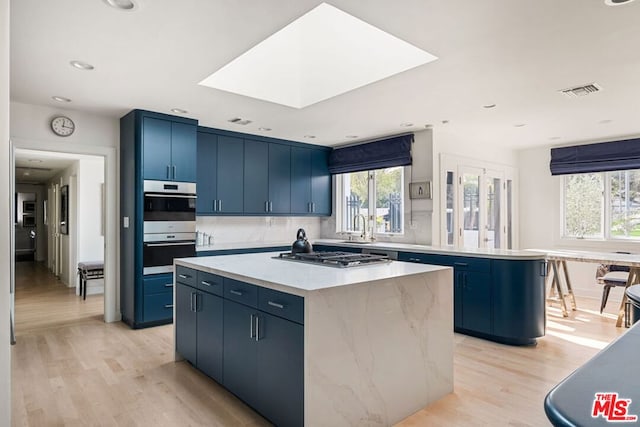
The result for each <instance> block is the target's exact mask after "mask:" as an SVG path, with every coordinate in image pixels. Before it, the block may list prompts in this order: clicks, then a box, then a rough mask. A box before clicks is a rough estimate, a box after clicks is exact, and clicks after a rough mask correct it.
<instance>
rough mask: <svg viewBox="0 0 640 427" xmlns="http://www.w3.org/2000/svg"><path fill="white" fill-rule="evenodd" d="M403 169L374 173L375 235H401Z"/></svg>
mask: <svg viewBox="0 0 640 427" xmlns="http://www.w3.org/2000/svg"><path fill="white" fill-rule="evenodd" d="M403 175H404V174H403V168H402V167H396V168H387V169H379V170H376V171H375V183H376V189H375V195H376V205H375V215H376V216H375V225H372V226H371V228H372V229H373V230H374V231H375V232H376V233H402V212H403V209H402V200H403V197H402V189H403V188H404V185H403Z"/></svg>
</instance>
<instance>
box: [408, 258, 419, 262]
mask: <svg viewBox="0 0 640 427" xmlns="http://www.w3.org/2000/svg"><path fill="white" fill-rule="evenodd" d="M409 262H420V258H409Z"/></svg>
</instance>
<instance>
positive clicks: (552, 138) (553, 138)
mask: <svg viewBox="0 0 640 427" xmlns="http://www.w3.org/2000/svg"><path fill="white" fill-rule="evenodd" d="M549 139H550V140H552V141H554V140H556V139H560V137H559V136H552V137H550V138H549Z"/></svg>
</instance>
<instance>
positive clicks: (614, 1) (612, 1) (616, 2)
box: [604, 0, 633, 6]
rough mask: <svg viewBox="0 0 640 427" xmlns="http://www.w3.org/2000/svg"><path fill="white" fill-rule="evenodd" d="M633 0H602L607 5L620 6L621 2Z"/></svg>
mask: <svg viewBox="0 0 640 427" xmlns="http://www.w3.org/2000/svg"><path fill="white" fill-rule="evenodd" d="M632 1H633V0H604V4H606V5H607V6H620V5H621V4H626V3H631V2H632Z"/></svg>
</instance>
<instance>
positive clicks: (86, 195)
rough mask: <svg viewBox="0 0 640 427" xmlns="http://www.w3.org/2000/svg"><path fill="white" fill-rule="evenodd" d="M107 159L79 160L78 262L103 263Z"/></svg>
mask: <svg viewBox="0 0 640 427" xmlns="http://www.w3.org/2000/svg"><path fill="white" fill-rule="evenodd" d="M103 183H104V159H103V158H101V157H96V158H93V159H89V158H87V159H80V165H79V169H78V188H77V190H78V201H77V221H78V262H82V261H103V260H104V236H103V235H102V220H103V212H102V207H103V203H102V184H103Z"/></svg>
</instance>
